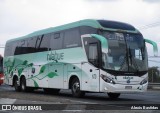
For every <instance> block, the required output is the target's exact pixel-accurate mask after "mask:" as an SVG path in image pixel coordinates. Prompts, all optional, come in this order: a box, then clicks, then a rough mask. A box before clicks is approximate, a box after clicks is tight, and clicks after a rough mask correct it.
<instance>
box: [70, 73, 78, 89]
mask: <svg viewBox="0 0 160 113" xmlns="http://www.w3.org/2000/svg"><path fill="white" fill-rule="evenodd" d="M74 78H77V79H78V80H80V79H79V77H78V76H77V75H71V76H70V78H69V89H71V87H72V81H73V79H74Z"/></svg>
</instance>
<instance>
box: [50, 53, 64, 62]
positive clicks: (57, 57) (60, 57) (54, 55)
mask: <svg viewBox="0 0 160 113" xmlns="http://www.w3.org/2000/svg"><path fill="white" fill-rule="evenodd" d="M63 58H64V53H57V52H56V51H55V52H54V53H53V52H51V53H49V54H47V60H54V61H56V62H58V60H63Z"/></svg>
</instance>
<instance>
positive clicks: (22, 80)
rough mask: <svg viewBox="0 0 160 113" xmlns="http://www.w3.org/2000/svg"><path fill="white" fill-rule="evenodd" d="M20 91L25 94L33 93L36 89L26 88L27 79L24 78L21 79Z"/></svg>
mask: <svg viewBox="0 0 160 113" xmlns="http://www.w3.org/2000/svg"><path fill="white" fill-rule="evenodd" d="M20 89H21V91H23V92H32V91H34V88H32V87H27V86H26V79H25V77H23V78H22V79H21V82H20Z"/></svg>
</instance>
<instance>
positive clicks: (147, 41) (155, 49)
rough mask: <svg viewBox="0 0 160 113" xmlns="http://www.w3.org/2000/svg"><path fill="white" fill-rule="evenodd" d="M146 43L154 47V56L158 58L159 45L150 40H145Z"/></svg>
mask: <svg viewBox="0 0 160 113" xmlns="http://www.w3.org/2000/svg"><path fill="white" fill-rule="evenodd" d="M144 40H145V42H146V43H149V44H151V45H152V46H153V52H154V56H158V46H157V43H156V42H154V41H152V40H149V39H144Z"/></svg>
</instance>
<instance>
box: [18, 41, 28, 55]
mask: <svg viewBox="0 0 160 113" xmlns="http://www.w3.org/2000/svg"><path fill="white" fill-rule="evenodd" d="M19 49H20V50H19V51H20V52H19V54H26V53H27V41H26V40H21V41H20V45H19Z"/></svg>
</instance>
